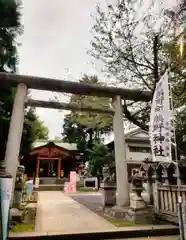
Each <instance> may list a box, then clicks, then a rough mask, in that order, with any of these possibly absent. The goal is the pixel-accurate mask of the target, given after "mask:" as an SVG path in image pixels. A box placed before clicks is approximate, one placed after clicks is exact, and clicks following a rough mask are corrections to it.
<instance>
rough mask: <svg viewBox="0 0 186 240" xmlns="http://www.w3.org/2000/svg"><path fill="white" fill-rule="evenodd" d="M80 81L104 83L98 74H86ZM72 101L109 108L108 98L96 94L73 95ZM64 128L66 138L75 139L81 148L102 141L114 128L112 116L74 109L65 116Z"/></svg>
mask: <svg viewBox="0 0 186 240" xmlns="http://www.w3.org/2000/svg"><path fill="white" fill-rule="evenodd" d="M80 82H83V83H89V84H99V85H101V84H102V83H101V82H100V81H99V80H98V78H97V77H96V76H87V75H85V76H84V77H83V78H82V79H81V80H80ZM70 102H71V103H75V104H78V105H86V106H90V107H97V108H107V109H108V108H109V99H108V98H101V99H100V98H99V97H95V96H79V95H72V96H71V99H70ZM63 129H64V131H63V136H64V139H65V140H67V141H71V142H73V141H74V142H75V143H77V144H78V146H79V148H80V149H81V150H83V149H84V150H85V148H91V147H92V145H93V142H95V141H96V142H100V141H101V140H102V136H103V135H104V134H107V133H108V132H110V130H111V129H112V116H110V115H109V114H100V113H94V112H88V113H87V112H77V111H72V112H71V114H69V115H67V116H66V117H65V120H64V125H63Z"/></svg>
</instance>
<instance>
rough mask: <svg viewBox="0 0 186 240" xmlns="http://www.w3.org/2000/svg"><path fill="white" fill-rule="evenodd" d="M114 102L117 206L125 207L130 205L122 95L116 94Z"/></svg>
mask: <svg viewBox="0 0 186 240" xmlns="http://www.w3.org/2000/svg"><path fill="white" fill-rule="evenodd" d="M112 103H113V107H114V110H115V114H114V119H113V130H114V146H115V165H116V184H117V196H116V205H117V207H123V206H129V183H128V171H127V161H126V147H125V136H124V127H123V111H122V105H121V97H120V96H116V97H115V98H113V102H112Z"/></svg>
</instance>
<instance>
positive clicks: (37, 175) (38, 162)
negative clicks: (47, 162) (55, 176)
mask: <svg viewBox="0 0 186 240" xmlns="http://www.w3.org/2000/svg"><path fill="white" fill-rule="evenodd" d="M39 168H40V159H39V158H37V165H36V178H38V177H39Z"/></svg>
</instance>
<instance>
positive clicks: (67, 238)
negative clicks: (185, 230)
mask: <svg viewBox="0 0 186 240" xmlns="http://www.w3.org/2000/svg"><path fill="white" fill-rule="evenodd" d="M32 234H33V235H32V236H31V235H29V236H23V235H22V236H20V235H19V236H10V237H8V239H9V240H16V239H19V240H34V239H40V240H45V239H46V240H50V239H51V240H54V239H56V240H58V239H60V240H72V239H73V240H95V239H96V240H99V239H100V240H101V239H102V240H103V239H121V238H122V239H125V238H140V237H161V236H171V235H178V234H179V228H178V227H174V226H173V227H169V228H166V227H165V228H164V229H163V228H159V229H158V228H157V229H135V230H134V229H128V230H127V229H126V230H123V229H121V231H108V232H92V233H76V234H61V233H56V234H52V233H51V234H48V235H47V234H45V233H44V234H41V235H40V234H39V233H38V235H37V233H32Z"/></svg>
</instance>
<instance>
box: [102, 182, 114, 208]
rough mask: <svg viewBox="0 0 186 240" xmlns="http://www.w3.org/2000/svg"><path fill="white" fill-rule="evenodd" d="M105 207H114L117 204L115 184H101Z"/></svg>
mask: <svg viewBox="0 0 186 240" xmlns="http://www.w3.org/2000/svg"><path fill="white" fill-rule="evenodd" d="M100 188H101V192H102V199H103V206H114V205H115V204H116V186H115V184H105V183H101V184H100Z"/></svg>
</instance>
